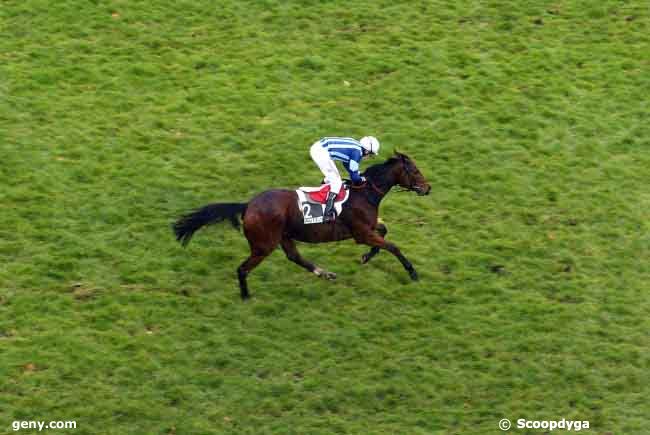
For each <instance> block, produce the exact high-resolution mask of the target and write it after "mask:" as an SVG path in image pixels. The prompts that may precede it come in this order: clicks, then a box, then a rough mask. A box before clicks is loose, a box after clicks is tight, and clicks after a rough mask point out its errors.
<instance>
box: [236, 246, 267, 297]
mask: <svg viewBox="0 0 650 435" xmlns="http://www.w3.org/2000/svg"><path fill="white" fill-rule="evenodd" d="M268 255H269V254H268V253H258V255H255V254H251V255H250V256H249V257H248V258H247V259H246V260H245V261H244V262H243V263H242V264H241V265H240V266H239V267H238V268H237V277H238V278H239V292H240V295H241V298H242V299H248V298H249V297H250V293H249V292H248V283H247V282H246V277H247V276H248V274H249V273H250V272H251V270H253V269H255V268H256V267H257V266H258V265H259V264H260V263H261V262H262V261H263V260H264V259H265V258H266V257H267V256H268Z"/></svg>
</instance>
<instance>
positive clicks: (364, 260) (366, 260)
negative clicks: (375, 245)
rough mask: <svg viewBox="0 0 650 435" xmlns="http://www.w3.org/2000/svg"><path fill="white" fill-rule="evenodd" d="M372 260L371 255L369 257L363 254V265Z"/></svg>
mask: <svg viewBox="0 0 650 435" xmlns="http://www.w3.org/2000/svg"><path fill="white" fill-rule="evenodd" d="M370 258H371V257H370V255H368V254H363V255H362V256H361V264H366V263H367V262H369V261H370Z"/></svg>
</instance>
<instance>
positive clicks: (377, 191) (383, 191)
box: [368, 172, 397, 206]
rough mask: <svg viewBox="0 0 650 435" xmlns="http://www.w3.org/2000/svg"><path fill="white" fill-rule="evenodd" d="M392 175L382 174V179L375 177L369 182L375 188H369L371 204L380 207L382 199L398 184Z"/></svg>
mask: <svg viewBox="0 0 650 435" xmlns="http://www.w3.org/2000/svg"><path fill="white" fill-rule="evenodd" d="M394 178H395V177H393V175H392V173H391V172H389V173H386V174H382V176H380V177H373V178H371V179H370V180H369V181H370V183H372V185H373V186H374V187H373V186H368V192H369V195H368V200H369V201H370V203H371V204H373V205H376V206H379V203H380V202H381V200H382V199H384V197H385V196H386V195H387V194H388V192H390V189H392V188H393V186H395V184H397V183H396V182H395V179H394Z"/></svg>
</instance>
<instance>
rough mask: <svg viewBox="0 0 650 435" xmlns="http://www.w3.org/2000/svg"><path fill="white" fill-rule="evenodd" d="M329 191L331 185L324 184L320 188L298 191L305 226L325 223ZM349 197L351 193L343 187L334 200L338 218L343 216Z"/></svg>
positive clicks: (303, 188) (299, 189) (305, 188)
mask: <svg viewBox="0 0 650 435" xmlns="http://www.w3.org/2000/svg"><path fill="white" fill-rule="evenodd" d="M329 191H330V185H329V184H324V185H322V186H320V187H300V188H298V189H296V194H297V195H298V208H299V209H300V211H301V212H302V216H303V222H304V223H305V225H308V224H320V223H323V218H324V214H323V212H324V211H325V203H326V202H327V194H328V193H329ZM349 197H350V191H349V190H348V189H346V187H345V186H342V187H341V190H340V191H339V194H338V195H337V197H336V199H335V200H334V211H335V212H336V215H337V216H338V215H340V214H341V211H342V210H343V204H345V202H346V201H347V200H348V198H349Z"/></svg>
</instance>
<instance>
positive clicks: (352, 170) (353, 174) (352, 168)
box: [345, 159, 362, 184]
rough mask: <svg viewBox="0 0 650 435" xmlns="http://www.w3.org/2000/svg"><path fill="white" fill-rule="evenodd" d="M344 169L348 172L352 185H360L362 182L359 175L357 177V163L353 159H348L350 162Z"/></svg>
mask: <svg viewBox="0 0 650 435" xmlns="http://www.w3.org/2000/svg"><path fill="white" fill-rule="evenodd" d="M345 169H347V170H348V173H349V174H350V179H351V180H352V182H353V183H355V184H356V183H360V182H361V181H362V179H361V175H359V162H358V161H356V160H353V159H350V162H349V163H348V164H347V165H346V167H345Z"/></svg>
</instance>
